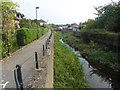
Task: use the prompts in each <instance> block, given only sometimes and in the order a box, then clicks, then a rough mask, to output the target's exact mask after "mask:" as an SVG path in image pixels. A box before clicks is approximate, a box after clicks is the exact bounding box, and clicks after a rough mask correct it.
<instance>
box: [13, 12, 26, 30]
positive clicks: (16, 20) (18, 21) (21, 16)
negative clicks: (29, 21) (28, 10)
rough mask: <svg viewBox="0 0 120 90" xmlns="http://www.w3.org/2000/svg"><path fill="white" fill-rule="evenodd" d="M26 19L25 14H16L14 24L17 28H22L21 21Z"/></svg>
mask: <svg viewBox="0 0 120 90" xmlns="http://www.w3.org/2000/svg"><path fill="white" fill-rule="evenodd" d="M23 17H24V14H21V13H20V12H16V14H15V17H14V23H15V27H16V28H20V25H19V23H20V20H21V19H22V18H23Z"/></svg>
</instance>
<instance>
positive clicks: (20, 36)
mask: <svg viewBox="0 0 120 90" xmlns="http://www.w3.org/2000/svg"><path fill="white" fill-rule="evenodd" d="M47 31H48V29H46V28H38V29H29V28H20V29H18V30H17V42H18V45H19V46H24V45H26V44H28V43H30V42H32V41H33V40H35V39H37V38H39V37H41V36H42V35H43V34H45V33H46V32H47Z"/></svg>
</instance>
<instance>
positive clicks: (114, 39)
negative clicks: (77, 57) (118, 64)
mask: <svg viewBox="0 0 120 90" xmlns="http://www.w3.org/2000/svg"><path fill="white" fill-rule="evenodd" d="M80 36H81V38H82V39H83V40H84V41H85V42H90V41H93V42H97V43H100V44H104V45H106V46H108V47H109V48H110V49H111V50H115V51H120V50H119V49H120V47H119V42H118V41H119V40H118V39H119V38H118V37H120V33H112V32H107V31H104V30H83V31H81V32H80Z"/></svg>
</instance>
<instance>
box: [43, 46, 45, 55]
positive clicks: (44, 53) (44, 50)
mask: <svg viewBox="0 0 120 90" xmlns="http://www.w3.org/2000/svg"><path fill="white" fill-rule="evenodd" d="M43 56H45V49H44V45H43Z"/></svg>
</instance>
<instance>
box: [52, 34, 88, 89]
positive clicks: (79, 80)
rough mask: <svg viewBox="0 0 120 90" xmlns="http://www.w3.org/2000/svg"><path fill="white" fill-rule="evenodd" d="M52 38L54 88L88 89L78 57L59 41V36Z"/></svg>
mask: <svg viewBox="0 0 120 90" xmlns="http://www.w3.org/2000/svg"><path fill="white" fill-rule="evenodd" d="M54 36H55V43H54V50H55V51H54V88H88V85H87V83H86V81H85V79H84V73H83V69H82V65H81V64H80V62H79V61H78V56H76V55H75V54H74V53H73V52H72V50H71V49H69V48H68V47H66V46H65V45H64V44H62V43H61V42H60V41H59V39H60V37H61V34H59V33H54Z"/></svg>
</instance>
